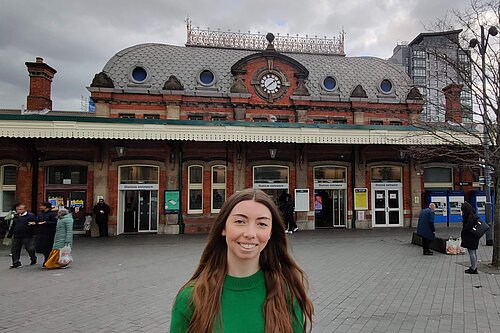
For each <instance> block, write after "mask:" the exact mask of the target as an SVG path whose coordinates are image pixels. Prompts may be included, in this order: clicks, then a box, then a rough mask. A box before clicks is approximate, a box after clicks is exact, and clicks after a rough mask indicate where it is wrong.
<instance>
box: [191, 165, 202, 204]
mask: <svg viewBox="0 0 500 333" xmlns="http://www.w3.org/2000/svg"><path fill="white" fill-rule="evenodd" d="M188 195H189V198H188V214H201V213H203V167H202V166H201V165H191V166H189V167H188Z"/></svg>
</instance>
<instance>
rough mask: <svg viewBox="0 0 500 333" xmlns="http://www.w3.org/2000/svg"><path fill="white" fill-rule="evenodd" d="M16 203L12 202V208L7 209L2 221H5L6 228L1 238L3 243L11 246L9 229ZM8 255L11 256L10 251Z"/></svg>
mask: <svg viewBox="0 0 500 333" xmlns="http://www.w3.org/2000/svg"><path fill="white" fill-rule="evenodd" d="M17 205H18V204H17V203H16V204H14V206H13V207H12V209H11V210H9V211H8V212H7V214H6V215H5V216H4V217H3V222H4V223H5V228H6V230H7V231H6V232H5V236H4V238H3V245H7V246H12V238H9V230H10V228H11V227H12V223H13V221H14V216H16V206H17ZM10 255H11V256H12V253H10Z"/></svg>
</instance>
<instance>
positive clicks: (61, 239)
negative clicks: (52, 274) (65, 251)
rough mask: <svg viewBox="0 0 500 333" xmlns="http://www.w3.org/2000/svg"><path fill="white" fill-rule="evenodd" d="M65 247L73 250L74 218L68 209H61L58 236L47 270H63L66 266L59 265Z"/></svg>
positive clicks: (47, 263) (46, 263)
mask: <svg viewBox="0 0 500 333" xmlns="http://www.w3.org/2000/svg"><path fill="white" fill-rule="evenodd" d="M64 246H70V247H71V248H73V216H72V215H71V213H70V212H69V211H68V210H67V209H66V208H59V211H58V212H57V225H56V234H55V236H54V245H53V246H52V251H51V252H50V255H49V258H48V259H47V261H46V262H45V268H46V269H54V268H62V267H66V266H67V264H66V265H62V264H59V263H58V261H59V257H60V255H61V249H62V248H63V247H64Z"/></svg>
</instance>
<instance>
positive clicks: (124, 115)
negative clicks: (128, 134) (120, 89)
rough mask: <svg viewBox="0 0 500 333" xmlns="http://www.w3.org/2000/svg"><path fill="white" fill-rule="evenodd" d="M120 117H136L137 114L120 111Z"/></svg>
mask: <svg viewBox="0 0 500 333" xmlns="http://www.w3.org/2000/svg"><path fill="white" fill-rule="evenodd" d="M118 117H120V118H123V119H134V118H135V114H133V113H119V114H118Z"/></svg>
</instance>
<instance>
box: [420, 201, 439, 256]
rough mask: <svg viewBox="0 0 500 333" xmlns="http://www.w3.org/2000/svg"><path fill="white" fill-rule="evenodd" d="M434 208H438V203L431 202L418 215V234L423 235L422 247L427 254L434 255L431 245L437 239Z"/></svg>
mask: <svg viewBox="0 0 500 333" xmlns="http://www.w3.org/2000/svg"><path fill="white" fill-rule="evenodd" d="M434 209H436V205H435V204H434V203H432V202H431V203H430V204H429V207H428V208H425V209H422V211H421V212H420V216H419V217H418V226H417V234H418V235H419V236H420V237H422V248H423V250H424V255H426V256H429V255H433V252H432V251H431V250H430V249H429V246H430V245H431V242H432V241H433V240H434V239H436V236H435V235H434V232H435V231H436V230H435V229H434Z"/></svg>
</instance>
